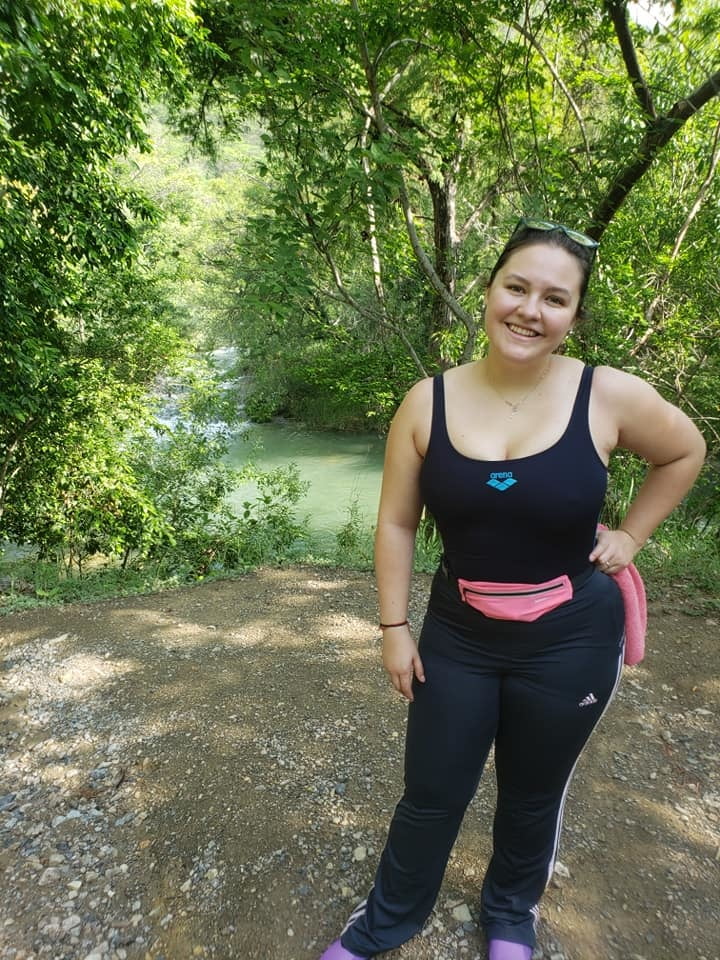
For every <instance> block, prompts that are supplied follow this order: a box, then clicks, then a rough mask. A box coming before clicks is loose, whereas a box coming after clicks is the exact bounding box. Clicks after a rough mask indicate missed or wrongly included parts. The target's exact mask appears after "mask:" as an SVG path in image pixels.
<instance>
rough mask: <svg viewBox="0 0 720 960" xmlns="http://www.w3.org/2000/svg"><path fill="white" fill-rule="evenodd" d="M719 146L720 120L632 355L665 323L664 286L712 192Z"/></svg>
mask: <svg viewBox="0 0 720 960" xmlns="http://www.w3.org/2000/svg"><path fill="white" fill-rule="evenodd" d="M719 146H720V122H719V123H718V124H717V125H716V127H715V136H714V137H713V145H712V152H711V155H710V168H709V170H708V172H707V175H706V177H705V179H704V180H703V182H702V184H701V185H700V188H699V190H698V192H697V195H696V197H695V200H694V202H693V204H692V206H691V207H690V210H689V211H688V214H687V216H686V217H685V221H684V223H683V225H682V227H681V228H680V232H679V233H678V235H677V237H676V238H675V244H674V246H673V249H672V253H671V254H670V260H669V262H668V264H667V266H666V268H665V270H664V271H663V273H662V275H661V276H660V277H659V278H658V280H657V293H656V294H655V296H654V297H653V299H652V300H651V301H650V303H649V305H648V308H647V310H646V311H645V322H646V324H647V329H646V330H645V333H644V334H643V335H642V337H641V338H640V339H639V340H638V342H637V343H636V344H635V346H634V347H633V348H632V350H631V351H630V356H631V357H635V356H637V355H638V353H639V352H640V351H641V350H642V349H643V347H644V346H645V344H646V343H647V342H648V340H649V339H650V337H652V336H653V335H654V334H656V333H657V332H658V330H659V329H660V328H661V327H662V323H663V319H662V317H661V318H660V319H659V320H658V322H657V323H654V321H655V314H656V313H657V309H658V307H659V306H660V303H661V301H662V288H663V287H664V286H665V284H666V283H667V282H668V280H669V279H670V274H671V273H672V271H673V268H674V267H675V261H676V260H677V258H678V256H679V254H680V248H681V246H682V244H683V242H684V240H685V237H686V236H687V232H688V230H689V229H690V227H691V225H692V222H693V220H694V219H695V217H696V216H697V215H698V213H699V212H700V208H701V207H702V205H703V203H704V202H705V199H706V198H707V195H708V193H709V192H710V187H711V186H712V182H713V179H714V177H715V173H716V171H717V168H718V163H720V150H718V147H719Z"/></svg>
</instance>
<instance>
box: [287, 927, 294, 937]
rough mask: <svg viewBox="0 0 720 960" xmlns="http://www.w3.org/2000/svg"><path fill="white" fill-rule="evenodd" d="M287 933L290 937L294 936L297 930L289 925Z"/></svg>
mask: <svg viewBox="0 0 720 960" xmlns="http://www.w3.org/2000/svg"><path fill="white" fill-rule="evenodd" d="M287 935H288V936H289V937H294V936H295V931H294V930H293V928H292V927H288V932H287Z"/></svg>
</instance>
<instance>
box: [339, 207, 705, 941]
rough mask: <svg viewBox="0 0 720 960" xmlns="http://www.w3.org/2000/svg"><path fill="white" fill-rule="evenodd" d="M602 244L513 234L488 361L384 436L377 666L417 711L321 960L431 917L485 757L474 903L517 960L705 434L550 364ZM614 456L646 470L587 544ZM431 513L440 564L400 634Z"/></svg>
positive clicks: (440, 384) (491, 935)
mask: <svg viewBox="0 0 720 960" xmlns="http://www.w3.org/2000/svg"><path fill="white" fill-rule="evenodd" d="M596 247H597V244H596V243H595V242H594V241H593V240H591V239H590V238H589V237H586V236H585V235H584V234H581V233H578V232H577V231H574V230H569V229H567V228H566V227H564V226H561V225H559V224H553V223H548V222H546V221H535V220H526V219H524V218H523V219H522V220H520V222H519V223H518V225H517V227H516V229H515V231H514V232H513V234H512V236H511V238H510V240H509V242H508V244H507V245H506V247H505V249H504V250H503V251H502V253H501V255H500V257H499V259H498V261H497V263H496V265H495V267H494V269H493V271H492V273H491V276H490V282H489V284H488V287H487V291H486V311H485V325H486V330H487V338H488V344H489V346H488V351H487V356H486V357H484V358H483V359H482V360H478V361H474V362H472V363H468V364H465V365H462V366H460V367H456V368H454V369H452V370H449V371H447V372H446V373H445V374H443V375H441V376H438V377H435V378H433V379H427V380H423V381H421V382H420V383H417V384H416V385H415V386H414V387H413V388H412V389H411V390H410V391H409V393H408V395H407V396H406V397H405V399H404V401H403V403H402V404H401V406H400V408H399V409H398V411H397V414H396V416H395V419H394V421H393V424H392V427H391V430H390V434H389V437H388V444H387V453H386V461H385V471H384V475H383V487H382V495H381V501H380V511H379V517H378V526H377V539H376V572H377V581H378V589H379V600H380V619H381V627H382V630H383V664H384V666H385V669H386V670H387V672H388V674H389V676H390V680H391V682H392V684H393V686H394V687H395V689H396V690H398V691H400V693H402V694H403V696H404V697H406V698H407V700H408V701H410V708H409V713H408V727H407V740H406V754H405V792H404V794H403V797H402V799H401V800H400V803H399V804H398V806H397V808H396V811H395V814H394V816H393V820H392V824H391V826H390V831H389V836H388V840H387V844H386V847H385V850H384V852H383V854H382V857H381V861H380V865H379V868H378V872H377V877H376V881H375V885H374V887H373V889H372V890H371V892H370V895H369V897H368V899H367V901H366V902H365V903H363V904H361V905H360V906H359V907H358V909H357V910H356V911H355V913H354V914H353V915H352V917H351V918H350V921H349V923H348V925H347V926H346V928H345V930H344V931H343V933H342V936H341V939H340V940H337V941H335V943H333V944H332V945H331V946H330V947H329V948H328V949H327V950H326V951H325V953H324V954H323V956H322V958H321V960H353V958H355V960H357V958H366V957H372V956H375V955H376V954H378V953H382V952H384V951H386V950H390V949H393V948H394V947H396V946H398V945H399V944H401V943H403V942H404V941H405V940H407V939H409V938H410V937H411V936H413V935H414V934H415V933H417V932H418V931H419V930H420V929H421V928H422V926H423V924H424V922H425V920H426V919H427V917H428V916H429V914H430V912H431V910H432V907H433V904H434V902H435V899H436V897H437V894H438V890H439V887H440V883H441V881H442V877H443V873H444V870H445V866H446V864H447V860H448V857H449V854H450V851H451V848H452V845H453V843H454V841H455V837H456V834H457V831H458V829H459V827H460V823H461V821H462V817H463V814H464V811H465V808H466V807H467V804H468V803H469V802H470V800H471V799H472V796H473V794H474V793H475V790H476V787H477V784H478V780H479V778H480V774H481V772H482V768H483V765H484V763H485V760H486V758H487V755H488V752H489V750H490V747H491V746H492V745H493V744H494V747H495V766H496V776H497V785H498V801H497V809H496V812H495V821H494V828H493V854H492V858H491V861H490V864H489V866H488V870H487V874H486V876H485V880H484V883H483V886H482V893H481V913H480V919H481V923H482V925H483V927H484V929H485V933H486V935H487V938H488V943H489V957H490V960H529V958H530V956H531V954H532V948H533V945H534V943H535V929H534V924H535V920H536V916H537V903H538V901H539V899H540V896H541V894H542V892H543V889H544V887H545V885H546V883H547V881H548V879H549V877H550V875H551V874H552V869H553V863H554V859H555V854H556V851H557V845H558V838H559V831H560V823H561V820H562V813H563V805H564V800H565V795H566V792H567V787H568V784H569V781H570V778H571V776H572V773H573V770H574V767H575V764H576V762H577V759H578V757H579V755H580V753H581V751H582V749H583V747H584V745H585V743H586V741H587V739H588V737H589V736H590V734H591V732H592V730H593V728H594V727H595V725H596V724H597V722H598V721H599V719H600V717H601V716H602V714H603V712H604V710H605V708H606V707H607V705H608V704H609V702H610V700H611V698H612V696H613V694H614V692H615V689H616V687H617V683H618V679H619V676H620V671H621V667H622V661H623V647H624V617H623V605H622V599H621V595H620V592H619V589H618V587H617V584H616V583H615V581H614V580H613V579H612V577H611V576H608V574H616V573H618V572H619V571H621V570H623V569H624V568H625V567H626V566H627V565H628V564H629V563H630V562H631V561H632V559H633V557H634V555H635V554H636V553H637V551H638V550H639V549H640V547H641V546H642V545H643V544H644V543H645V541H646V540H647V539H648V537H649V536H650V535H651V534H652V532H653V530H654V529H655V528H656V527H657V525H658V524H659V523H660V522H661V521H662V520H663V519H664V518H665V517H666V516H667V515H668V514H669V513H670V511H671V510H672V509H673V507H675V506H676V505H677V504H678V503H679V502H680V500H681V499H682V497H683V496H684V494H685V493H686V492H687V490H688V489H689V488H690V486H691V485H692V483H693V481H694V479H695V477H696V476H697V474H698V472H699V470H700V467H701V465H702V462H703V458H704V450H705V447H704V443H703V440H702V437H701V435H700V433H699V432H698V430H697V429H696V428H695V426H694V425H693V424H692V423H691V421H690V420H689V419H688V418H687V417H686V416H685V415H684V414H683V413H682V412H681V411H680V410H678V409H677V408H676V407H674V406H672V405H671V404H669V403H667V402H666V401H665V400H663V399H662V397H661V396H660V395H659V394H658V393H656V391H655V390H654V389H653V388H652V387H650V386H649V385H648V384H646V383H645V382H644V381H642V380H640V379H638V378H637V377H634V376H631V375H629V374H626V373H623V372H621V371H619V370H615V369H612V368H610V367H598V368H597V369H595V370H593V368H591V367H586V366H584V365H583V364H582V363H581V362H580V361H579V360H575V359H572V358H570V357H566V356H561V355H558V354H557V353H556V351H557V349H558V348H559V347H560V346H561V344H562V342H563V340H564V339H565V337H566V336H567V335H568V333H569V332H570V330H571V329H572V327H573V324H574V323H575V322H576V321H577V320H578V319H579V318H580V317H581V314H582V304H583V299H584V296H585V291H586V289H587V285H588V280H589V277H590V272H591V270H592V263H593V259H594V255H595V249H596ZM616 447H623V448H625V449H627V450H632V451H634V452H635V453H637V454H639V455H640V456H642V457H643V458H645V459H646V460H647V461H648V462H649V464H650V469H649V470H648V474H647V478H646V480H645V482H644V483H643V485H642V487H641V489H640V490H639V492H638V494H637V496H636V497H635V499H634V501H633V503H632V504H631V506H630V509H629V510H628V512H627V515H626V516H625V518H624V520H623V522H622V524H621V525H620V526H619V527H618V529H616V530H602V531H600V532H597V519H598V515H599V513H600V509H601V506H602V501H603V498H604V495H605V489H606V481H607V464H608V460H609V457H610V454H611V452H612V451H613V450H614V449H615V448H616ZM423 506H426V507H427V508H428V510H429V511H430V512H431V513H432V514H433V516H434V517H435V520H436V522H437V525H438V528H439V530H440V533H441V536H442V540H443V547H444V556H443V562H442V564H441V567H440V569H439V570H438V572H437V573H436V575H435V578H434V581H433V585H432V590H431V595H430V601H429V606H428V611H427V614H426V617H425V621H424V624H423V628H422V632H421V634H420V640H419V646H416V643H415V640H414V638H413V636H412V633H411V630H410V626H409V625H408V622H407V610H408V599H409V585H410V575H411V567H412V555H413V547H414V541H415V534H416V530H417V526H418V521H419V519H420V514H421V511H422V509H423Z"/></svg>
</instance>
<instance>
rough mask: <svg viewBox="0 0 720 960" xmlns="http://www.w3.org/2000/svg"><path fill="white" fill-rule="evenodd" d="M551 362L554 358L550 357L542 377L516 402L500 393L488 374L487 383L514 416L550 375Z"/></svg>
mask: <svg viewBox="0 0 720 960" xmlns="http://www.w3.org/2000/svg"><path fill="white" fill-rule="evenodd" d="M551 364H552V359H551V358H549V357H548V362H547V366H546V367H545V369H544V370H543V372H542V373H541V374H540V378H539V380H538V381H537V383H535V385H534V386H533V387H532V389H531V390H528V392H527V393H526V394H525V396H524V397H521V398H520V399H519V400H515V401H514V402H513V401H512V400H507V399H506V398H505V397H504V396H503V395H502V394H501V393H500V391H499V390H498V388H497V387H496V386H495V385H494V384H492V383H491V382H490V379H489V378H488V377H487V375H486V376H485V380H486V382H487V385H488V386H489V387H490V389H491V390H492V391H493V393H496V394H497V396H498V397H500V399H501V400H502V402H503V403H504V404H505V406H506V407H510V416H511V417H514V416H515V414H516V413H517V412H518V410H519V409H520V407H521V406H522V405H523V404H524V403H525V401H526V400H528V399H529V398H530V397H531V396H532V395H533V394H534V393H535V391H536V390H537V389H538V388H539V387H540V384H541V383H542V382H543V380H544V379H545V377H546V376H547V375H548V373H549V372H550V366H551Z"/></svg>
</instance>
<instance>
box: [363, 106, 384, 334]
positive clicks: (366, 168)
mask: <svg viewBox="0 0 720 960" xmlns="http://www.w3.org/2000/svg"><path fill="white" fill-rule="evenodd" d="M371 123H372V121H371V120H370V118H369V117H368V119H367V120H366V121H365V126H364V128H363V132H362V136H361V138H360V146H361V147H362V168H363V172H364V174H365V180H366V183H365V193H366V198H367V199H366V203H365V209H366V210H367V218H368V239H369V241H370V259H371V262H372V274H373V284H374V285H375V295H376V296H377V298H378V303H379V304H380V310H381V312H382V314H383V316H384V315H385V313H386V308H385V289H384V287H383V280H382V269H381V266H382V265H381V262H380V250H379V247H378V240H377V219H376V216H375V204H374V202H373V196H372V185H371V182H370V161H369V160H368V156H367V149H366V148H367V138H368V133H369V132H370V124H371Z"/></svg>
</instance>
